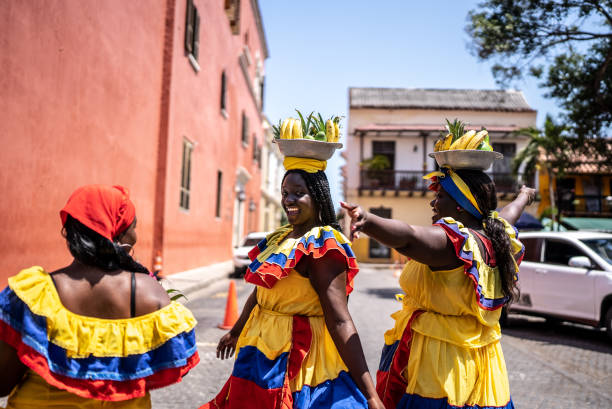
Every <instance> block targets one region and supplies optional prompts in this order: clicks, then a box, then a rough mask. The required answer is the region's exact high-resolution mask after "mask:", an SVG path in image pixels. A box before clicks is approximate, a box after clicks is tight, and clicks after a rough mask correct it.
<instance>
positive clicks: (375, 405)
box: [368, 395, 385, 409]
mask: <svg viewBox="0 0 612 409" xmlns="http://www.w3.org/2000/svg"><path fill="white" fill-rule="evenodd" d="M368 409H385V405H383V403H382V401H381V400H380V398H379V397H378V395H376V396H374V397H371V398H370V399H368Z"/></svg>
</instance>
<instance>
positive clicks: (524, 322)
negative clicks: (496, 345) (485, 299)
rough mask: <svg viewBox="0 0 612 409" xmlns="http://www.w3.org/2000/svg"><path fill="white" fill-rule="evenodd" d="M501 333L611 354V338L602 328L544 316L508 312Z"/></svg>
mask: <svg viewBox="0 0 612 409" xmlns="http://www.w3.org/2000/svg"><path fill="white" fill-rule="evenodd" d="M502 333H503V334H506V335H510V336H513V337H518V338H525V339H530V340H533V341H539V342H545V343H548V344H560V345H566V346H571V347H575V348H581V349H588V350H591V351H596V352H604V353H608V354H612V340H610V339H609V338H608V336H607V334H606V332H605V331H604V330H603V329H599V328H593V327H589V326H585V325H579V324H572V323H567V322H550V321H546V320H545V319H544V318H535V317H526V316H522V315H516V314H510V315H509V316H508V325H507V326H505V327H504V328H502Z"/></svg>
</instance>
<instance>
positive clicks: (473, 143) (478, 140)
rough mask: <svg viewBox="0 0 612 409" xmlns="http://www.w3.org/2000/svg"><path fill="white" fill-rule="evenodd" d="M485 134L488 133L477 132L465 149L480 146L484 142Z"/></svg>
mask: <svg viewBox="0 0 612 409" xmlns="http://www.w3.org/2000/svg"><path fill="white" fill-rule="evenodd" d="M487 134H488V132H487V131H485V130H482V131H480V132H478V133H477V134H476V135H475V136H474V137H473V138H472V139H470V142H469V143H468V144H467V145H466V147H465V149H476V148H478V145H480V143H481V142H482V141H483V140H484V138H485V137H486V136H487Z"/></svg>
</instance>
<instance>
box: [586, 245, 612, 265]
mask: <svg viewBox="0 0 612 409" xmlns="http://www.w3.org/2000/svg"><path fill="white" fill-rule="evenodd" d="M580 241H581V242H583V243H584V244H586V245H587V246H589V248H590V249H591V250H593V251H594V252H595V253H597V255H598V256H599V257H601V258H603V259H604V260H606V262H608V263H609V264H612V239H588V240H580Z"/></svg>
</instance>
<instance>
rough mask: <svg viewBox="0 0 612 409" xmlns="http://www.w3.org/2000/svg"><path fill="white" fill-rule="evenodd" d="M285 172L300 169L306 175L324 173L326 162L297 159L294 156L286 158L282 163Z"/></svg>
mask: <svg viewBox="0 0 612 409" xmlns="http://www.w3.org/2000/svg"><path fill="white" fill-rule="evenodd" d="M283 166H284V167H285V170H291V169H302V170H305V171H306V172H308V173H317V172H318V171H324V170H325V168H327V161H324V160H318V159H313V158H298V157H295V156H286V157H285V160H284V161H283Z"/></svg>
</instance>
